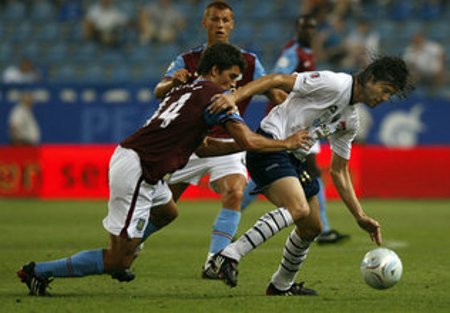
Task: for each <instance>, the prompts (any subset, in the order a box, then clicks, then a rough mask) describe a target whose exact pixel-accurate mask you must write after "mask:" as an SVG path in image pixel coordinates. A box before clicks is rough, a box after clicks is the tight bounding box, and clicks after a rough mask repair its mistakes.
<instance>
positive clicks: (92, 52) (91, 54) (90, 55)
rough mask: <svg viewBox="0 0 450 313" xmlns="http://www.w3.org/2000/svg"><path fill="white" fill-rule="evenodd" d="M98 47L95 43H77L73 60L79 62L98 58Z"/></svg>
mask: <svg viewBox="0 0 450 313" xmlns="http://www.w3.org/2000/svg"><path fill="white" fill-rule="evenodd" d="M97 55H98V49H97V46H96V45H95V44H94V43H91V42H86V43H82V44H79V45H75V51H74V53H73V60H74V61H75V62H78V63H85V62H92V61H93V60H95V59H96V58H97Z"/></svg>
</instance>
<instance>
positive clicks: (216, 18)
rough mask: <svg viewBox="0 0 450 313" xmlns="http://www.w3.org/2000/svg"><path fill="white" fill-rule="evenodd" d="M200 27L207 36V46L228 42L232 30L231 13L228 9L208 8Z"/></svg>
mask: <svg viewBox="0 0 450 313" xmlns="http://www.w3.org/2000/svg"><path fill="white" fill-rule="evenodd" d="M202 26H203V28H205V29H206V32H207V35H208V44H209V45H212V44H214V43H216V42H228V41H229V38H230V33H231V30H232V29H233V28H234V20H233V12H231V11H230V10H229V9H225V10H220V9H217V8H210V9H209V10H208V11H206V13H205V16H204V17H203V20H202Z"/></svg>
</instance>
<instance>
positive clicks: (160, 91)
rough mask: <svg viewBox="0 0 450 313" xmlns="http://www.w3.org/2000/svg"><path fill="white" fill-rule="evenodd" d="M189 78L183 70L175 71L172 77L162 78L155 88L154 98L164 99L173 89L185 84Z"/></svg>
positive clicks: (187, 73)
mask: <svg viewBox="0 0 450 313" xmlns="http://www.w3.org/2000/svg"><path fill="white" fill-rule="evenodd" d="M190 77H191V74H190V73H189V71H188V70H187V69H185V68H182V69H179V70H178V71H176V72H175V74H174V75H173V77H164V78H163V79H162V80H161V81H160V82H159V83H158V84H157V85H156V87H155V90H154V93H155V96H156V97H157V98H158V99H162V98H164V97H165V95H166V94H167V93H168V92H169V91H170V90H171V89H172V88H173V87H176V86H179V85H182V84H185V83H186V82H187V81H188V80H189V78H190Z"/></svg>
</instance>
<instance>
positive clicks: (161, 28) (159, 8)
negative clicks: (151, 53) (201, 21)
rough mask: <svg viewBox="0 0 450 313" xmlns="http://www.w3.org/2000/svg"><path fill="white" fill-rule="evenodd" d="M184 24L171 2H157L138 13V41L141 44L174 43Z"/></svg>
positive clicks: (162, 0)
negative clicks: (153, 42) (151, 42)
mask: <svg viewBox="0 0 450 313" xmlns="http://www.w3.org/2000/svg"><path fill="white" fill-rule="evenodd" d="M185 24H186V21H185V17H184V16H183V14H182V13H181V12H180V11H179V10H178V9H177V8H176V7H175V6H174V5H173V4H172V1H171V0H158V1H156V2H155V3H153V4H151V5H149V6H145V7H142V8H141V9H140V10H139V13H138V29H139V33H140V34H139V39H140V42H141V43H142V44H146V43H148V42H149V41H156V42H162V43H168V42H174V41H175V39H176V37H177V34H178V33H179V32H180V31H181V30H182V29H183V28H184V26H185Z"/></svg>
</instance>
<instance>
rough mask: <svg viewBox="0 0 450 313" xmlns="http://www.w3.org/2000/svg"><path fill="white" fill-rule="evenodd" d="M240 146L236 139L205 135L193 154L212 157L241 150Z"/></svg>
mask: <svg viewBox="0 0 450 313" xmlns="http://www.w3.org/2000/svg"><path fill="white" fill-rule="evenodd" d="M241 151H242V148H241V146H239V144H238V143H237V142H236V141H223V140H217V139H214V138H212V137H206V138H205V139H204V140H203V143H202V145H201V146H200V147H198V148H197V150H196V151H195V154H196V155H197V156H198V157H200V158H207V157H214V156H220V155H227V154H233V153H236V152H241Z"/></svg>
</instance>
